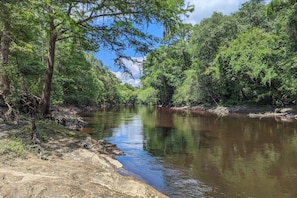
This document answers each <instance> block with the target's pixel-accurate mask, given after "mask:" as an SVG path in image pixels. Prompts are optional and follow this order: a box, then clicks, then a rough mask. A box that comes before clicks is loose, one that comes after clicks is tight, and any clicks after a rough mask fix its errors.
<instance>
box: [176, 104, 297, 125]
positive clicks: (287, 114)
mask: <svg viewBox="0 0 297 198" xmlns="http://www.w3.org/2000/svg"><path fill="white" fill-rule="evenodd" d="M170 109H172V110H174V111H184V112H192V113H199V114H204V113H210V114H214V115H217V116H221V117H223V116H238V115H240V116H247V117H249V118H258V119H262V118H274V119H275V120H276V121H284V122H296V121H297V108H296V107H295V106H289V107H283V108H276V107H272V106H260V105H258V106H257V105H253V106H251V105H238V106H215V105H198V106H184V107H171V108H170Z"/></svg>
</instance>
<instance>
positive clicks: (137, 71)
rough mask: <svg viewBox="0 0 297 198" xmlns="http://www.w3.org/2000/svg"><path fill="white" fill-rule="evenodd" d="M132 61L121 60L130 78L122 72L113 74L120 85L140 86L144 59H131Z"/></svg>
mask: <svg viewBox="0 0 297 198" xmlns="http://www.w3.org/2000/svg"><path fill="white" fill-rule="evenodd" d="M132 59H133V60H135V61H132V60H127V59H123V60H122V61H123V63H124V64H125V66H126V67H127V69H128V70H129V72H131V74H132V76H131V75H130V74H128V73H123V72H120V71H118V72H113V73H114V74H115V75H116V77H117V78H118V79H120V80H121V81H122V83H128V84H131V85H133V86H135V87H138V86H140V77H141V75H142V64H143V60H144V59H145V57H132Z"/></svg>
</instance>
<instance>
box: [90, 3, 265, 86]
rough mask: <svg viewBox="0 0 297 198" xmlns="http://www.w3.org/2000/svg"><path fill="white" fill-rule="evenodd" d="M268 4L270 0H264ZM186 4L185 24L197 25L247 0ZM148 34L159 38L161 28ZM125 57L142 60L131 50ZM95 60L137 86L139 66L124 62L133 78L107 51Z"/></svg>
mask: <svg viewBox="0 0 297 198" xmlns="http://www.w3.org/2000/svg"><path fill="white" fill-rule="evenodd" d="M265 1H266V2H270V0H265ZM185 2H186V3H189V4H192V5H194V6H195V11H194V12H193V13H191V14H190V16H189V17H188V18H187V19H185V22H186V23H192V24H198V23H199V22H200V21H201V20H202V19H203V18H208V17H211V15H212V13H213V12H222V13H223V14H226V15H228V14H231V13H234V12H236V11H237V10H238V9H239V8H240V7H241V5H242V4H243V3H244V2H248V0H185ZM144 31H147V32H148V33H151V34H154V35H156V36H159V37H161V36H162V34H163V28H162V27H160V26H156V25H150V26H149V27H148V28H147V29H146V30H144ZM126 52H127V55H129V56H131V57H134V58H136V59H138V60H143V58H144V57H143V56H142V55H140V54H137V53H135V52H134V51H133V50H131V49H127V51H126ZM95 57H96V58H97V59H100V60H101V61H102V62H103V64H104V65H105V66H107V67H108V68H109V70H110V71H112V72H113V73H114V74H115V75H116V76H117V77H118V78H119V79H121V80H122V82H125V83H129V84H132V85H134V86H139V83H140V80H139V77H140V76H141V73H142V70H141V65H137V64H134V63H132V62H131V61H126V66H127V67H128V68H129V69H130V70H131V72H132V74H133V77H134V79H133V78H131V77H129V76H128V75H125V74H123V73H122V71H121V70H119V68H118V67H117V66H115V65H114V59H115V58H116V56H115V53H113V52H112V51H109V50H104V49H101V50H100V51H99V52H98V53H96V54H95Z"/></svg>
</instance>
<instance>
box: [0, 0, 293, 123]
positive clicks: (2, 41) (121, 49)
mask: <svg viewBox="0 0 297 198" xmlns="http://www.w3.org/2000/svg"><path fill="white" fill-rule="evenodd" d="M140 1H141V3H139V2H140ZM193 9H194V7H193V6H191V5H186V4H185V2H184V1H183V0H166V1H160V0H155V1H147V0H138V1H123V0H115V1H105V0H102V1H95V0H89V1H85V0H64V1H60V0H27V1H18V0H3V1H0V105H1V107H5V108H7V109H8V110H7V111H6V113H5V117H6V118H8V117H13V114H17V113H18V111H23V112H26V113H40V114H43V115H47V114H49V113H50V105H51V104H77V105H98V104H122V103H125V104H126V103H132V104H134V103H145V104H159V105H175V106H181V105H197V104H206V103H207V104H208V103H210V104H217V105H218V104H224V105H226V104H230V105H236V104H269V105H277V106H286V105H292V104H296V102H297V100H296V96H297V90H296V89H297V76H296V75H297V43H296V42H297V2H296V1H294V0H272V1H271V2H270V3H269V4H265V1H263V0H251V1H249V2H247V3H244V4H243V5H242V6H241V8H240V9H239V10H238V11H237V12H235V13H233V14H231V15H228V16H227V15H224V14H222V13H216V12H215V13H213V15H212V16H211V17H210V18H207V19H204V20H203V21H201V22H200V23H199V24H197V25H191V24H185V23H183V22H182V20H181V16H184V15H187V13H189V12H192V11H193ZM148 24H160V25H161V26H163V27H164V36H163V38H162V39H161V40H160V39H158V38H157V37H155V36H153V35H149V34H148V33H147V32H144V31H143V29H144V28H143V27H145V26H147V25H148ZM156 43H159V45H158V47H157V48H156V47H155V46H156ZM128 48H129V49H130V48H131V49H134V50H135V51H136V52H137V53H139V54H143V56H145V57H146V58H145V61H144V64H143V76H142V77H141V86H140V87H139V88H136V87H133V86H131V85H129V84H122V83H121V82H120V80H119V79H117V78H116V76H115V75H114V74H113V73H112V72H110V71H109V70H108V67H107V66H105V65H103V63H102V61H100V60H98V59H96V58H95V53H96V52H97V51H100V50H102V49H109V50H112V51H114V52H115V53H116V54H117V57H118V58H117V59H116V60H115V64H116V65H118V66H119V69H122V70H124V71H125V72H127V73H129V71H128V70H127V68H126V67H125V65H124V64H123V60H124V59H130V57H128V56H127V55H126V54H125V49H128Z"/></svg>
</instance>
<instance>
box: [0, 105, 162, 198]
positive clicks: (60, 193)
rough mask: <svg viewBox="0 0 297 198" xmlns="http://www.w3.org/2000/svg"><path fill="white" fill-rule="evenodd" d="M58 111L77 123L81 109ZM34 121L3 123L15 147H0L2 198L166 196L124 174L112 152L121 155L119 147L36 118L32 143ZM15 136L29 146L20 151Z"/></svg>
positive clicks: (1, 130) (3, 137) (0, 129)
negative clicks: (16, 123) (33, 141)
mask: <svg viewBox="0 0 297 198" xmlns="http://www.w3.org/2000/svg"><path fill="white" fill-rule="evenodd" d="M58 111H59V112H60V113H58V114H59V116H62V114H65V115H66V118H67V119H66V121H67V120H72V121H73V119H74V117H73V116H74V114H76V113H77V112H79V111H80V109H78V108H72V109H71V108H68V107H67V108H66V107H63V108H59V110H58ZM67 112H68V113H67ZM60 118H61V117H60ZM68 118H69V119H68ZM72 121H71V122H72ZM75 123H76V122H75ZM31 125H32V121H31V120H30V119H24V120H21V121H20V122H19V123H18V125H15V124H11V123H10V124H5V123H3V121H2V122H1V123H0V141H4V142H8V143H9V145H10V146H9V145H8V146H2V147H1V146H0V197H18V198H19V197H21V198H22V197H38V198H40V197H88V198H89V197H96V198H97V197H116V198H118V197H145V198H147V197H167V196H165V195H163V194H161V193H160V192H158V191H157V190H155V189H154V188H152V187H151V186H149V185H147V184H145V183H144V182H142V181H139V180H137V179H135V178H133V177H130V176H123V175H120V174H119V173H118V171H119V170H121V169H122V165H121V164H120V163H119V162H118V161H117V160H115V159H114V157H113V156H114V155H120V154H122V153H121V151H119V150H118V149H117V148H116V146H115V145H111V144H109V143H107V142H105V141H103V140H94V139H92V138H91V137H88V136H84V135H82V134H80V133H79V132H78V131H75V130H68V129H66V128H65V127H61V125H58V124H55V123H54V122H53V121H36V128H37V129H36V131H37V134H38V138H37V140H36V142H37V143H36V142H35V143H34V145H32V144H30V141H31V138H30V134H31V132H32V126H31ZM49 126H50V127H49ZM15 140H17V141H19V140H21V141H19V142H22V143H24V144H26V145H27V146H25V147H21V149H19V148H20V147H19V145H18V144H17V143H15V142H16V141H15ZM10 142H12V143H10ZM1 143H2V142H1ZM8 143H7V144H8ZM4 144H6V143H4ZM4 144H2V145H4ZM36 145H38V146H39V147H38V148H36V147H35V146H36ZM29 147H30V148H31V149H30V148H29ZM23 150H26V151H25V152H24V151H23ZM13 152H16V153H17V155H15V154H11V153H13Z"/></svg>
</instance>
